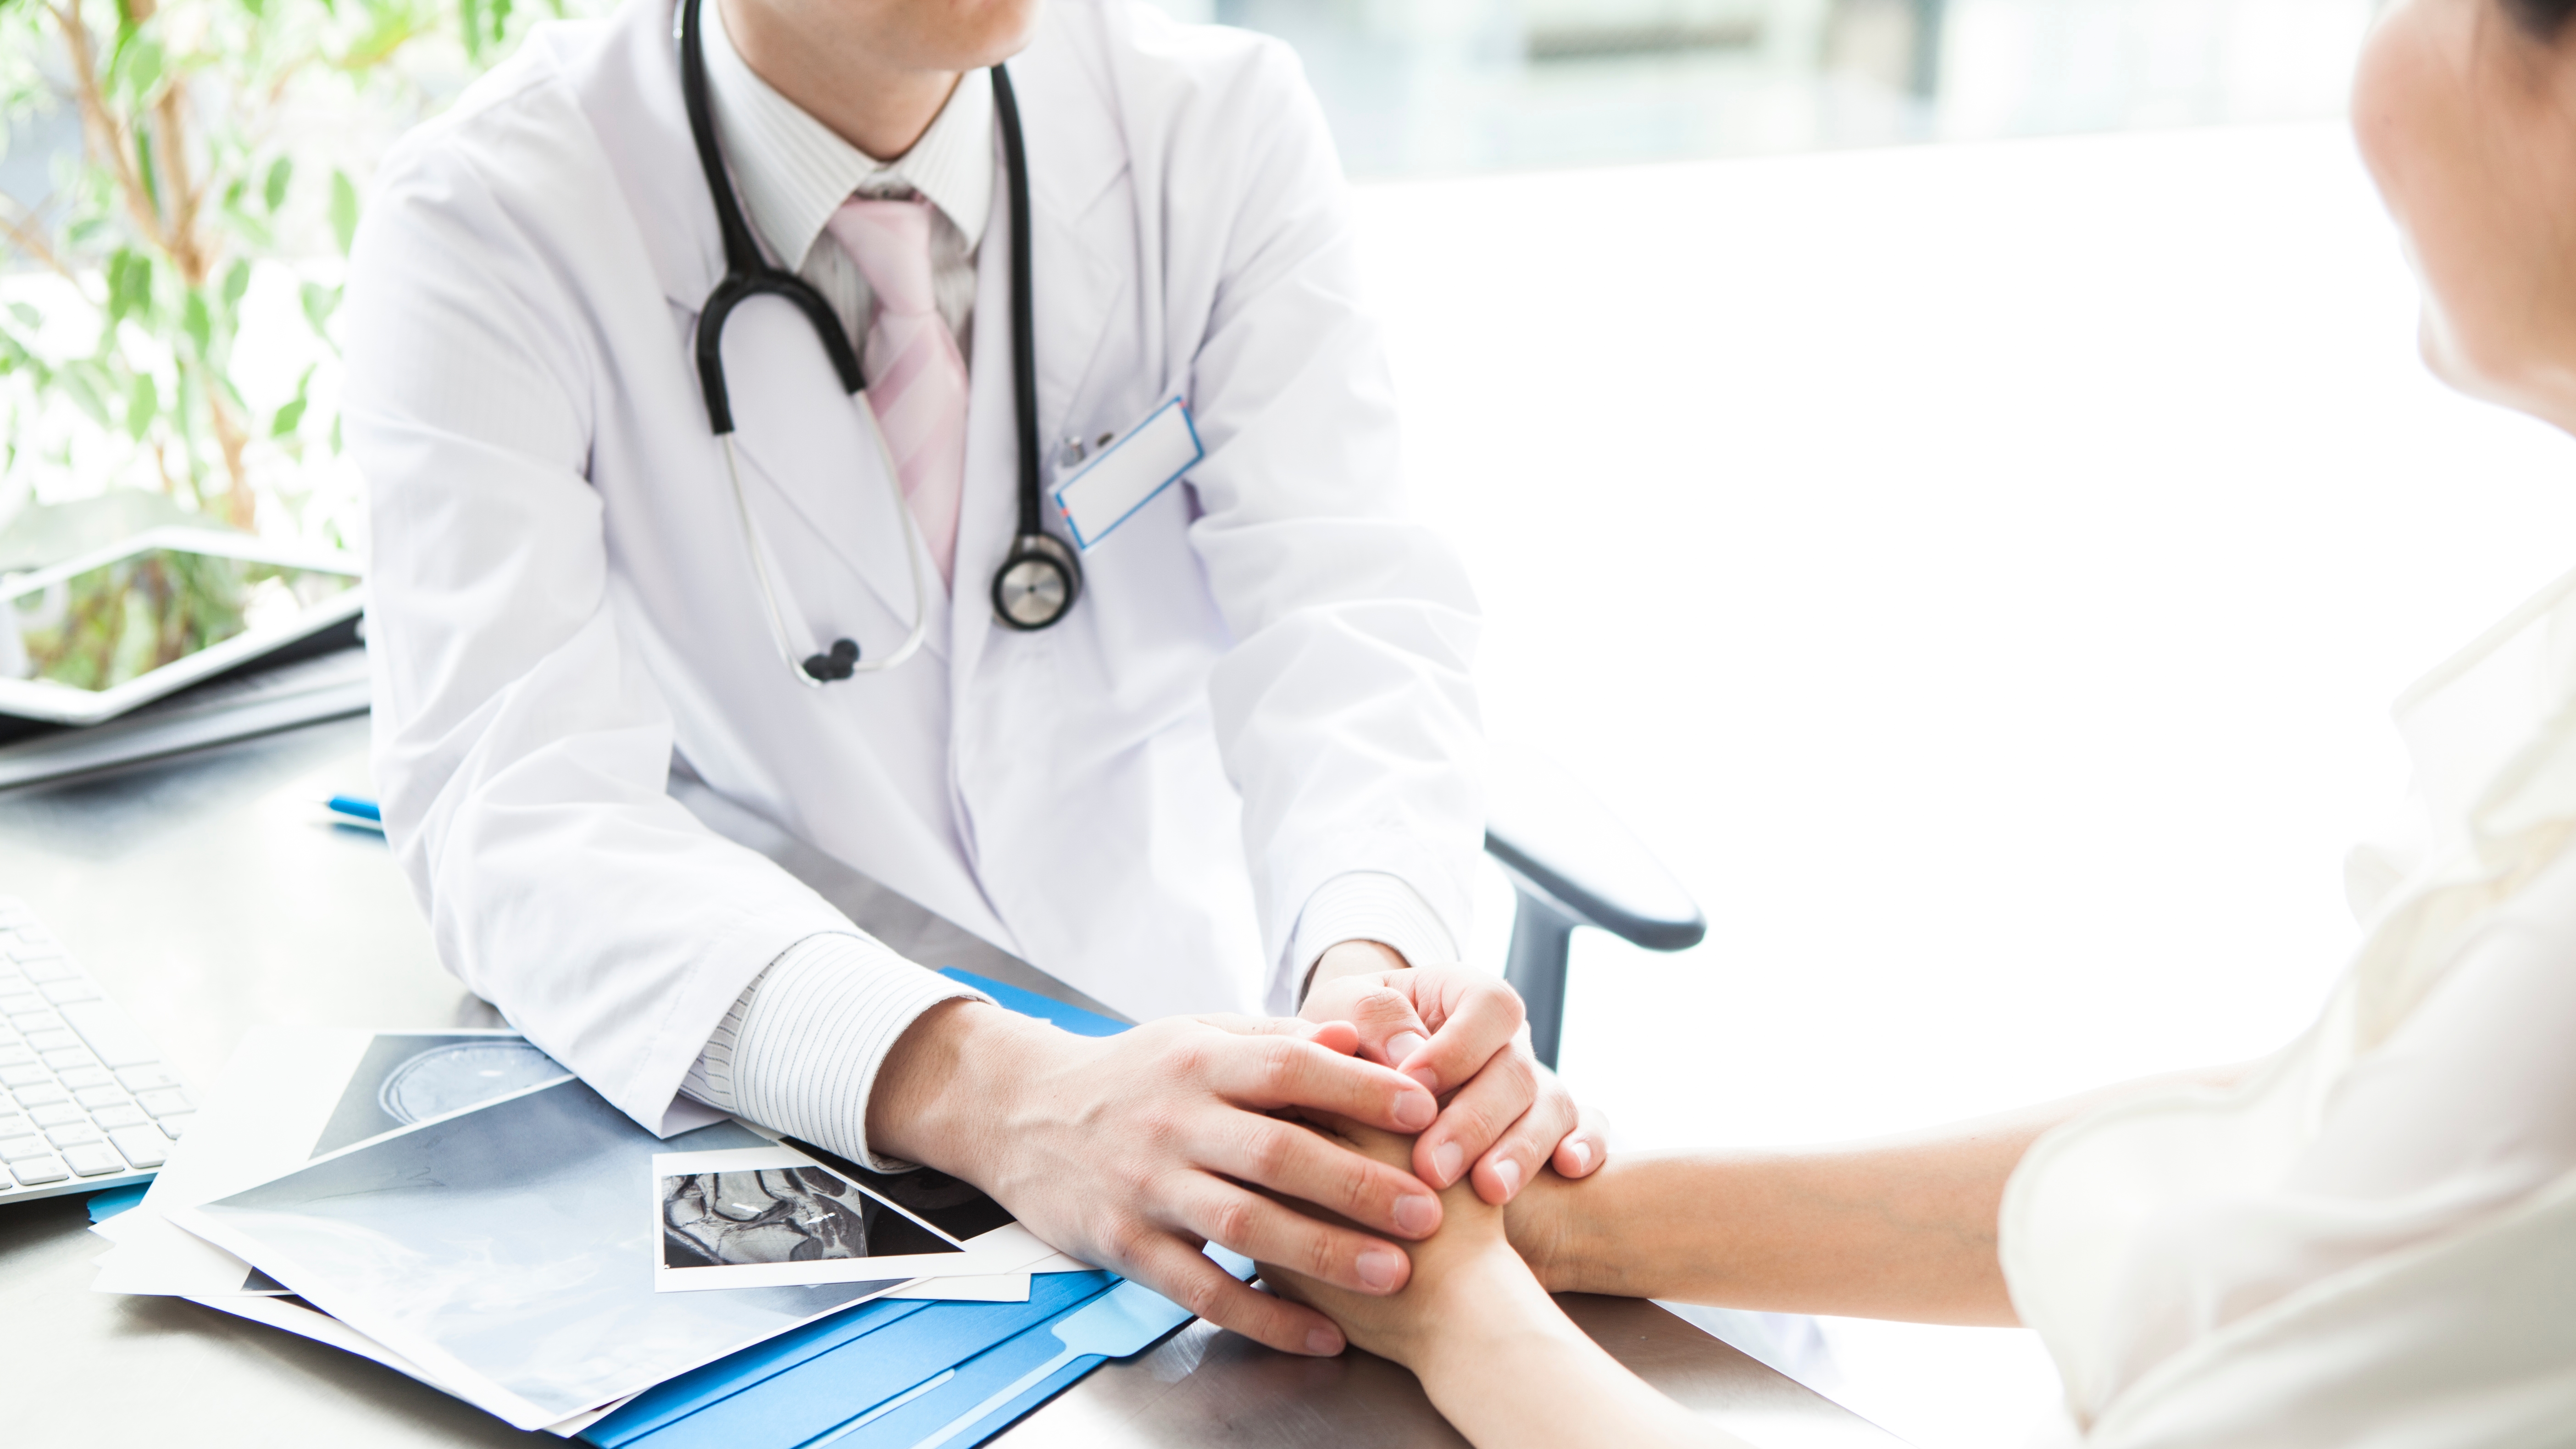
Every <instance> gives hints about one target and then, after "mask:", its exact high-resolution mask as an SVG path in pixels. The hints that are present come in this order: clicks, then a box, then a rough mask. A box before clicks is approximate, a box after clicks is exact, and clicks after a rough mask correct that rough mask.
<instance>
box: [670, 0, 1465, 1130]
mask: <svg viewBox="0 0 2576 1449" xmlns="http://www.w3.org/2000/svg"><path fill="white" fill-rule="evenodd" d="M723 9H724V7H723V6H721V5H714V6H709V7H707V9H706V10H705V12H704V14H705V15H706V17H707V19H706V22H705V38H706V50H707V81H708V89H709V92H710V96H711V99H712V100H713V102H714V110H715V120H716V131H717V136H718V139H719V141H720V142H721V144H722V145H723V147H724V153H725V157H726V160H727V162H728V163H729V165H730V167H731V169H732V172H733V178H734V184H735V186H736V188H737V189H738V190H739V192H740V194H741V197H742V201H743V209H744V211H745V212H746V214H747V218H748V220H749V221H750V223H751V227H752V230H753V233H754V235H755V237H756V238H757V240H758V241H759V242H760V244H761V245H762V246H763V247H764V248H765V249H766V250H767V251H768V252H769V254H770V256H771V257H772V259H773V260H781V261H783V260H784V259H786V258H791V257H792V258H796V259H797V262H796V271H797V274H798V275H799V276H801V277H802V278H804V280H805V281H807V282H808V283H810V284H812V285H813V287H814V288H815V289H816V290H817V291H819V292H821V293H822V295H823V298H824V300H825V301H827V302H829V303H830V304H831V306H832V309H833V311H834V312H835V313H836V314H837V315H838V316H839V317H840V319H841V322H842V325H843V326H845V327H846V328H848V330H849V333H850V339H851V342H852V345H853V346H858V345H861V344H862V340H863V338H864V337H865V334H866V331H867V326H868V322H869V319H870V316H871V311H870V309H871V307H872V305H873V299H872V297H871V296H870V293H869V289H868V285H867V280H866V278H865V277H863V276H862V275H861V274H860V272H859V269H858V266H857V265H856V263H854V262H853V261H851V259H850V257H849V254H848V253H847V252H846V251H844V250H843V249H842V248H841V246H840V245H839V243H837V242H835V241H834V240H833V239H832V238H831V236H830V234H829V233H827V232H826V231H825V230H824V223H825V222H826V221H828V220H829V219H830V218H831V216H832V214H833V212H834V211H835V210H837V209H838V208H839V207H840V205H841V203H842V202H844V201H846V200H847V199H849V198H850V197H851V196H852V195H854V194H856V195H863V196H915V195H917V196H920V197H923V198H925V199H927V200H928V201H929V202H930V203H931V204H932V208H933V213H934V220H933V224H932V227H931V276H932V285H933V288H934V290H935V292H936V294H937V299H938V305H939V311H940V316H941V318H942V319H943V320H944V321H946V322H947V323H948V325H949V327H950V329H951V330H952V331H954V332H955V334H956V336H957V343H958V348H959V351H960V353H961V355H962V354H964V353H965V352H966V350H967V348H968V346H969V339H970V337H971V335H972V333H973V310H974V301H975V285H976V254H977V250H978V248H979V247H980V246H981V244H982V241H983V236H984V228H985V224H986V223H987V222H988V221H989V220H990V218H991V216H992V210H993V200H994V186H995V184H996V180H997V177H998V174H999V171H1000V165H999V156H998V154H997V153H998V151H999V146H1000V139H999V133H998V131H997V129H996V123H995V117H994V109H993V90H992V78H991V74H990V73H989V72H987V71H980V70H978V71H970V72H968V73H967V74H966V75H965V76H963V77H962V78H960V80H959V81H958V83H957V87H956V89H955V90H953V91H952V92H950V94H949V98H948V101H947V104H946V105H945V106H944V107H943V108H942V109H941V111H940V113H939V115H938V116H937V117H936V118H935V119H934V120H933V121H932V122H931V124H930V127H929V129H928V130H926V131H924V132H923V133H922V136H921V139H920V140H919V141H917V142H915V143H914V144H913V147H912V149H911V150H909V151H907V152H905V153H904V154H903V155H902V156H900V157H898V158H896V159H895V160H892V161H879V160H876V159H875V158H873V157H871V156H868V155H867V154H866V153H864V152H862V151H860V150H859V149H858V148H857V147H855V146H852V145H851V144H850V143H849V142H847V141H845V140H843V139H842V138H841V137H840V135H839V134H838V133H836V132H834V131H833V130H832V129H831V128H830V127H828V126H825V125H824V124H823V123H822V122H821V121H818V120H816V119H815V118H814V117H813V116H811V115H810V114H808V113H807V112H805V111H804V110H803V109H802V108H800V107H799V106H797V105H796V103H795V102H793V101H790V100H788V99H787V98H786V97H785V96H783V95H780V94H779V93H778V92H777V90H775V89H774V88H772V87H771V86H770V85H769V83H768V82H766V81H764V80H762V79H761V78H760V76H759V75H758V74H756V73H754V72H753V70H752V69H751V67H750V66H749V65H748V64H746V63H745V62H744V60H743V59H742V56H741V54H740V52H738V51H737V50H736V49H735V48H734V45H733V41H732V37H731V36H730V35H728V34H727V33H726V31H725V27H724V20H723ZM972 362H973V359H972V357H971V356H970V357H968V363H969V365H970V366H971V365H972ZM907 667H908V668H913V669H936V668H939V667H940V664H939V662H938V661H937V660H936V659H934V658H932V657H930V656H927V655H924V656H922V657H919V658H916V659H915V660H914V661H913V662H912V663H911V664H910V665H908V666H907ZM1355 940H1368V941H1377V942H1380V943H1382V944H1384V945H1386V946H1389V947H1391V948H1393V949H1394V950H1395V951H1397V952H1398V953H1400V954H1402V955H1403V956H1404V958H1405V959H1406V960H1407V961H1408V962H1410V963H1413V964H1431V963H1434V962H1443V961H1451V960H1455V959H1456V957H1457V954H1458V950H1457V943H1456V939H1455V938H1454V937H1453V936H1452V934H1451V933H1450V931H1449V929H1448V928H1447V926H1446V925H1444V924H1443V923H1442V921H1441V919H1440V917H1439V914H1438V913H1437V912H1435V911H1434V910H1432V908H1431V906H1430V905H1429V903H1428V902H1426V901H1425V900H1424V899H1423V898H1422V895H1421V893H1420V892H1419V891H1416V890H1415V889H1414V888H1413V887H1412V886H1411V885H1409V884H1408V883H1406V882H1405V881H1404V880H1403V879H1402V878H1400V877H1398V876H1394V875H1389V874H1386V873H1384V872H1379V871H1350V872H1345V873H1344V874H1341V875H1338V876H1335V877H1333V878H1331V879H1330V880H1327V881H1326V882H1325V883H1324V884H1323V885H1322V886H1320V887H1319V888H1317V889H1316V891H1315V892H1314V894H1312V895H1311V896H1309V897H1308V898H1307V901H1306V904H1305V907H1304V909H1303V910H1301V911H1300V912H1299V914H1298V918H1297V925H1296V929H1295V930H1294V931H1293V932H1291V933H1290V938H1289V943H1288V949H1287V957H1288V964H1289V965H1290V966H1291V967H1292V968H1293V970H1294V972H1295V973H1296V974H1297V975H1298V976H1300V977H1302V976H1303V975H1304V974H1305V973H1306V972H1308V971H1310V970H1311V969H1312V968H1313V965H1314V963H1315V961H1316V959H1317V958H1318V957H1320V956H1321V955H1322V954H1323V953H1324V952H1325V951H1326V950H1327V949H1329V948H1330V947H1332V946H1334V945H1336V944H1338V943H1340V942H1343V941H1355ZM959 997H973V998H977V999H982V997H981V993H978V992H973V991H970V990H968V989H966V988H964V987H962V986H959V985H957V984H956V983H954V982H951V981H949V980H948V979H947V978H945V977H941V976H938V975H936V974H934V973H932V972H930V971H927V970H923V969H922V968H920V967H918V966H915V965H913V964H912V963H910V962H908V961H905V960H904V959H903V958H902V957H901V956H899V955H897V954H896V953H895V952H894V951H893V950H891V949H890V948H888V947H886V946H884V945H883V944H881V943H879V942H877V941H875V940H874V939H872V938H870V937H867V936H864V935H843V934H820V935H814V936H808V937H806V938H804V939H803V940H801V941H799V942H797V943H796V944H795V945H794V946H792V947H790V948H788V950H787V951H785V952H784V953H782V954H781V955H780V956H779V957H778V958H777V959H776V960H774V961H772V962H771V963H770V964H769V966H768V967H767V968H766V969H765V970H763V971H762V972H761V974H760V975H759V976H757V977H755V978H753V980H752V982H751V984H750V985H749V986H747V987H745V988H744V989H743V992H742V995H741V997H740V998H739V999H738V1000H737V1001H736V1002H735V1003H734V1006H733V1008H732V1010H731V1011H729V1012H728V1013H727V1014H726V1016H725V1020H724V1024H723V1025H722V1026H720V1027H718V1028H717V1030H716V1033H715V1035H714V1036H713V1037H712V1038H711V1039H710V1040H709V1041H708V1043H707V1046H706V1048H705V1050H704V1051H703V1052H702V1053H701V1054H700V1055H699V1057H698V1060H697V1062H696V1064H695V1065H694V1066H692V1067H691V1068H690V1070H689V1073H688V1076H687V1079H686V1081H685V1083H684V1086H683V1090H685V1091H686V1092H687V1093H688V1094H689V1095H690V1096H693V1097H695V1098H697V1099H698V1100H700V1101H703V1102H706V1103H708V1104H710V1105H712V1106H715V1107H718V1108H721V1109H723V1110H725V1111H728V1112H736V1113H739V1114H741V1115H742V1116H745V1117H748V1118H750V1119H752V1120H754V1121H757V1122H761V1123H764V1124H766V1125H768V1126H770V1127H773V1128H775V1129H777V1130H780V1131H783V1132H787V1133H789V1134H791V1135H794V1136H797V1137H801V1138H804V1139H805V1140H807V1141H811V1142H815V1143H818V1144H820V1145H822V1146H825V1147H828V1148H831V1149H832V1150H834V1151H836V1152H840V1153H842V1154H844V1155H846V1156H849V1157H852V1158H854V1159H856V1160H859V1161H862V1162H865V1163H868V1164H869V1165H871V1166H873V1167H876V1168H878V1169H879V1170H883V1171H896V1170H901V1169H902V1168H903V1167H905V1166H906V1164H903V1163H900V1162H896V1161H893V1160H891V1159H887V1158H884V1157H881V1156H879V1155H877V1154H875V1153H873V1152H871V1151H870V1150H869V1147H868V1144H867V1103H868V1095H869V1093H870V1091H871V1090H872V1088H873V1087H874V1084H875V1081H876V1076H877V1072H878V1070H879V1069H880V1068H881V1067H882V1066H883V1065H884V1063H885V1058H886V1056H887V1054H888V1053H889V1052H891V1051H892V1050H893V1048H894V1044H895V1042H896V1041H897V1040H898V1039H899V1038H901V1036H902V1035H903V1033H904V1031H905V1029H907V1028H908V1027H910V1026H911V1025H912V1023H913V1022H914V1021H915V1020H916V1019H918V1018H919V1017H920V1015H921V1014H922V1013H923V1012H925V1011H927V1010H929V1009H930V1008H931V1007H933V1006H936V1005H938V1004H939V1003H941V1002H943V1001H948V1000H952V999H956V998H959Z"/></svg>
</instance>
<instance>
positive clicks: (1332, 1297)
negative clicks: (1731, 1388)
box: [1261, 1123, 1749, 1449]
mask: <svg viewBox="0 0 2576 1449" xmlns="http://www.w3.org/2000/svg"><path fill="white" fill-rule="evenodd" d="M1332 1130H1333V1132H1334V1133H1335V1135H1338V1136H1342V1137H1344V1138H1345V1139H1347V1140H1348V1141H1350V1143H1351V1144H1352V1145H1353V1146H1356V1147H1357V1148H1358V1149H1359V1150H1360V1151H1361V1152H1363V1153H1365V1154H1366V1155H1368V1156H1371V1157H1375V1158H1377V1159H1378V1160H1380V1161H1382V1162H1390V1163H1396V1164H1404V1163H1406V1162H1409V1161H1410V1160H1411V1156H1410V1154H1411V1149H1412V1144H1411V1143H1410V1142H1409V1141H1408V1140H1407V1139H1405V1138H1402V1137H1397V1136H1394V1135H1392V1134H1389V1133H1384V1132H1379V1131H1377V1130H1375V1129H1373V1128H1366V1127H1352V1126H1349V1125H1347V1124H1340V1123H1336V1124H1334V1126H1333V1128H1332ZM1543 1176H1545V1177H1547V1178H1548V1179H1549V1180H1551V1181H1558V1182H1562V1181H1563V1179H1561V1178H1556V1177H1555V1176H1554V1174H1553V1173H1549V1174H1544V1175H1543ZM1441 1211H1442V1213H1443V1215H1444V1216H1443V1218H1442V1221H1441V1227H1440V1231H1439V1232H1438V1233H1437V1234H1435V1235H1433V1236H1432V1238H1431V1239H1430V1240H1429V1241H1427V1242H1422V1243H1416V1244H1413V1245H1411V1252H1412V1257H1413V1276H1412V1278H1411V1280H1410V1281H1409V1282H1408V1283H1407V1284H1406V1285H1405V1287H1404V1288H1403V1289H1402V1290H1401V1291H1399V1292H1397V1293H1395V1294H1393V1295H1392V1296H1389V1297H1384V1298H1376V1297H1370V1296H1368V1295H1365V1294H1360V1293H1352V1292H1348V1291H1345V1290H1343V1289H1340V1288H1336V1287H1333V1286H1332V1285H1331V1284H1328V1283H1323V1282H1319V1281H1318V1280H1316V1279H1313V1278H1310V1277H1307V1276H1305V1275H1304V1274H1301V1273H1297V1272H1295V1271H1292V1270H1289V1269H1285V1268H1280V1267H1277V1266H1275V1265H1272V1264H1269V1263H1264V1264H1262V1265H1261V1276H1262V1278H1263V1279H1264V1280H1265V1281H1266V1282H1268V1283H1269V1284H1270V1285H1271V1286H1272V1287H1273V1288H1275V1289H1278V1290H1280V1291H1281V1292H1284V1293H1287V1294H1290V1295H1291V1296H1294V1297H1297V1298H1301V1299H1303V1300H1305V1301H1306V1302H1308V1303H1311V1304H1313V1305H1314V1306H1315V1307H1317V1308H1319V1309H1321V1310H1323V1312H1324V1313H1325V1314H1326V1315H1327V1316H1329V1317H1330V1318H1332V1319H1333V1321H1334V1322H1336V1323H1338V1324H1340V1325H1341V1327H1342V1331H1343V1333H1344V1334H1345V1335H1347V1336H1348V1337H1349V1339H1350V1341H1351V1342H1353V1343H1355V1344H1358V1345H1359V1346H1360V1347H1362V1348H1364V1349H1367V1350H1368V1351H1369V1352H1371V1353H1375V1354H1379V1355H1381V1356H1383V1357H1386V1358H1391V1359H1394V1360H1395V1361H1396V1362H1398V1363H1400V1364H1403V1365H1404V1366H1405V1367H1407V1368H1409V1369H1411V1370H1413V1372H1414V1373H1415V1375H1416V1376H1418V1377H1419V1378H1420V1379H1421V1380H1422V1387H1423V1389H1424V1391H1425V1392H1426V1393H1428V1394H1429V1395H1430V1396H1431V1402H1432V1403H1433V1404H1434V1405H1436V1406H1437V1407H1438V1408H1439V1410H1440V1412H1441V1413H1442V1414H1444V1415H1446V1416H1447V1417H1448V1419H1449V1422H1450V1423H1451V1424H1453V1425H1455V1426H1457V1429H1458V1432H1460V1433H1462V1434H1464V1435H1466V1436H1467V1438H1468V1440H1469V1442H1471V1443H1473V1444H1475V1445H1476V1446H1477V1449H1519V1446H1523V1445H1527V1446H1531V1449H1539V1446H1546V1449H1560V1446H1587V1445H1598V1446H1603V1449H1609V1446H1621V1449H1626V1446H1637V1449H1662V1446H1680V1445H1688V1446H1694V1449H1697V1446H1709V1449H1749V1446H1745V1445H1744V1442H1743V1441H1742V1440H1740V1439H1736V1438H1734V1437H1732V1436H1730V1435H1728V1434H1726V1433H1724V1432H1723V1431H1721V1430H1719V1429H1717V1428H1715V1427H1714V1426H1711V1425H1709V1424H1706V1423H1703V1422H1702V1421H1700V1420H1699V1419H1698V1418H1697V1417H1695V1416H1693V1415H1692V1414H1691V1413H1690V1412H1689V1411H1688V1410H1686V1409H1684V1408H1682V1407H1681V1406H1680V1405H1678V1404H1676V1403H1674V1402H1673V1401H1672V1400H1670V1399H1667V1398H1665V1397H1664V1396H1663V1395H1662V1394H1660V1393H1657V1392H1656V1391H1655V1390H1654V1389H1652V1388H1650V1387H1648V1386H1647V1385H1646V1384H1645V1382H1644V1381H1643V1380H1640V1379H1639V1378H1638V1377H1637V1376H1636V1375H1634V1374H1632V1373H1630V1372H1628V1370H1626V1369H1625V1368H1622V1367H1621V1366H1620V1365H1619V1362H1618V1361H1617V1360H1616V1359H1613V1358H1611V1357H1610V1355H1609V1354H1607V1353H1604V1352H1603V1351H1602V1350H1601V1347H1600V1345H1598V1344H1596V1343H1594V1342H1593V1341H1592V1339H1591V1338H1590V1337H1589V1336H1588V1335H1586V1334H1585V1333H1584V1332H1583V1330H1582V1329H1579V1328H1577V1327H1575V1326H1574V1324H1573V1322H1572V1321H1571V1320H1569V1319H1568V1318H1567V1317H1566V1316H1565V1314H1564V1312H1563V1311H1562V1310H1560V1309H1558V1307H1557V1306H1556V1302H1555V1300H1553V1299H1551V1298H1549V1297H1548V1296H1547V1291H1546V1290H1545V1289H1543V1288H1541V1287H1540V1286H1539V1283H1538V1280H1537V1279H1536V1278H1535V1277H1532V1276H1531V1274H1530V1270H1529V1267H1528V1265H1526V1264H1524V1263H1523V1262H1522V1261H1521V1257H1520V1255H1519V1254H1518V1253H1516V1252H1514V1251H1512V1246H1511V1244H1510V1243H1509V1242H1508V1241H1507V1240H1506V1239H1505V1236H1504V1232H1503V1210H1502V1209H1501V1208H1497V1207H1492V1206H1490V1205H1488V1204H1486V1203H1485V1202H1484V1201H1483V1200H1482V1199H1480V1198H1478V1197H1477V1196H1476V1193H1475V1191H1474V1189H1473V1188H1472V1187H1470V1186H1469V1185H1468V1184H1467V1183H1466V1182H1464V1181H1463V1180H1462V1181H1461V1182H1459V1183H1458V1184H1457V1185H1455V1186H1453V1187H1451V1188H1449V1189H1448V1190H1447V1191H1446V1192H1444V1193H1442V1194H1441Z"/></svg>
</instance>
